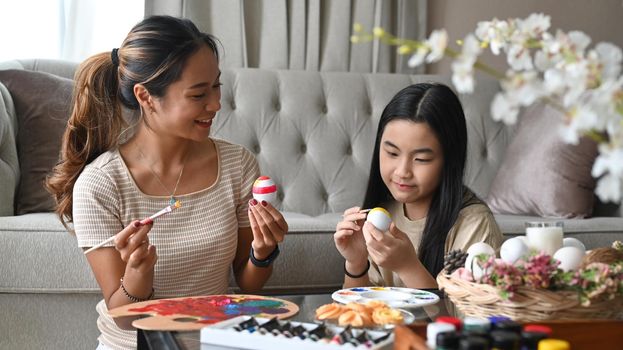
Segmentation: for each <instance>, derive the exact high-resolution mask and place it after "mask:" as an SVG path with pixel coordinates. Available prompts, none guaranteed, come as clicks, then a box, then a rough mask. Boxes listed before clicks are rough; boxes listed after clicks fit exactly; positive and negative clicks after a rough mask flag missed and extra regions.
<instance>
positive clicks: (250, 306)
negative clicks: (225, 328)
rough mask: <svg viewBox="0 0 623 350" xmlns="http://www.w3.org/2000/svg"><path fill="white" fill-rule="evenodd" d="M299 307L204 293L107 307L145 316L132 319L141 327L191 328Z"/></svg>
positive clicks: (115, 313) (284, 313)
mask: <svg viewBox="0 0 623 350" xmlns="http://www.w3.org/2000/svg"><path fill="white" fill-rule="evenodd" d="M298 311H299V307H298V306H297V305H296V304H294V303H292V302H290V301H287V300H283V299H277V298H271V297H265V296H259V295H244V294H240V295H238V294H232V295H208V296H195V297H186V298H174V299H158V300H149V301H143V302H140V303H134V304H128V305H124V306H120V307H118V308H115V309H112V310H110V311H109V312H108V313H109V314H110V316H112V317H123V316H147V317H144V318H141V319H138V320H135V321H134V322H132V325H133V326H134V327H136V328H139V329H144V330H161V331H192V330H199V329H201V328H203V327H205V326H206V325H211V324H215V323H218V322H221V321H224V320H228V319H231V318H234V317H238V316H241V315H247V316H256V317H258V316H259V317H270V318H273V317H275V318H278V319H286V318H289V317H292V316H294V315H296V313H297V312H298Z"/></svg>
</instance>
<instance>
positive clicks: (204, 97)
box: [148, 45, 221, 142]
mask: <svg viewBox="0 0 623 350" xmlns="http://www.w3.org/2000/svg"><path fill="white" fill-rule="evenodd" d="M220 76H221V71H220V70H219V67H218V60H217V58H216V56H215V55H214V52H212V50H210V49H209V48H208V47H207V46H205V45H204V46H202V47H201V48H200V49H199V50H198V51H197V52H195V53H194V54H193V55H192V56H190V57H189V58H188V61H187V62H186V65H185V66H184V70H183V71H182V74H181V77H180V79H179V80H177V81H175V82H174V83H172V84H171V85H169V87H168V88H167V89H166V92H165V94H164V96H163V97H160V98H153V100H152V101H153V105H152V106H153V111H154V112H155V113H152V116H151V118H150V120H148V122H149V125H150V127H151V128H152V129H154V130H157V131H158V133H160V134H163V133H164V134H169V135H171V136H175V137H180V138H184V139H190V140H194V141H199V142H201V141H203V140H205V139H206V138H207V137H208V135H209V133H210V127H211V125H212V120H213V119H214V117H215V115H216V112H217V111H218V110H219V109H221V104H220V100H221V88H220V87H221V83H220Z"/></svg>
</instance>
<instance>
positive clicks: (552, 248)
mask: <svg viewBox="0 0 623 350" xmlns="http://www.w3.org/2000/svg"><path fill="white" fill-rule="evenodd" d="M562 236H563V231H562V222H559V221H557V222H528V223H526V238H527V239H528V246H529V247H530V249H534V250H536V251H539V252H541V251H543V252H545V254H548V255H550V256H554V253H555V252H556V251H557V250H558V249H560V248H561V247H562Z"/></svg>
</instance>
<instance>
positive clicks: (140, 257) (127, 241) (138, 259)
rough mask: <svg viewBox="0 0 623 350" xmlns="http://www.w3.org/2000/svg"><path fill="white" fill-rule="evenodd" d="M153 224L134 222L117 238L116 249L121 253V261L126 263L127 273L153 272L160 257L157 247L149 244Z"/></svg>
mask: <svg viewBox="0 0 623 350" xmlns="http://www.w3.org/2000/svg"><path fill="white" fill-rule="evenodd" d="M152 224H153V222H152V221H150V222H149V223H148V224H146V225H142V224H141V223H140V222H139V221H133V222H132V223H130V225H128V226H127V227H126V228H124V229H123V230H122V231H121V232H119V233H118V234H117V236H116V237H115V249H117V251H118V252H119V255H120V256H121V260H123V261H124V262H125V263H126V271H128V270H132V271H133V272H139V273H146V272H152V271H153V269H154V266H155V265H156V261H157V260H158V255H157V254H156V247H154V246H153V245H151V244H149V237H148V235H147V234H148V233H149V231H150V230H151V228H152V226H153V225H152Z"/></svg>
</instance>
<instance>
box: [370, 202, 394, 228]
mask: <svg viewBox="0 0 623 350" xmlns="http://www.w3.org/2000/svg"><path fill="white" fill-rule="evenodd" d="M366 221H369V222H370V223H371V224H372V225H374V227H376V228H377V229H378V230H379V231H382V232H385V231H387V230H389V224H391V223H392V216H391V215H390V214H389V212H388V211H387V210H385V209H383V208H380V207H377V208H374V209H372V210H370V212H369V213H368V216H367V217H366Z"/></svg>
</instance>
